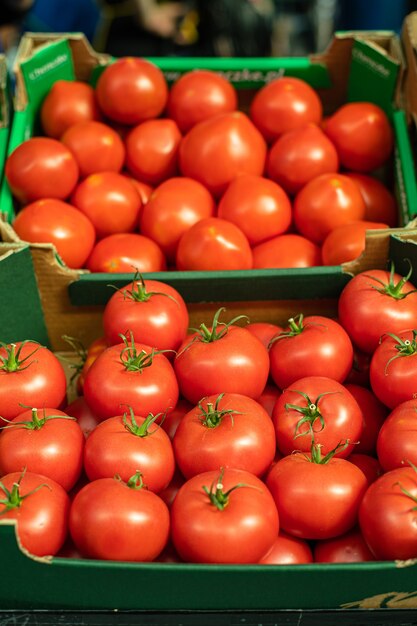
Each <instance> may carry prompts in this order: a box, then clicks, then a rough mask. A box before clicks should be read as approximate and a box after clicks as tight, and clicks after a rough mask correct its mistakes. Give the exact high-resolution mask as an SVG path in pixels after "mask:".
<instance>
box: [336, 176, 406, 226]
mask: <svg viewBox="0 0 417 626" xmlns="http://www.w3.org/2000/svg"><path fill="white" fill-rule="evenodd" d="M345 176H348V177H349V178H351V179H352V180H354V181H355V183H356V184H357V185H358V187H359V189H360V192H361V194H362V197H363V199H364V201H365V218H364V219H365V220H368V221H370V222H383V223H386V224H388V226H389V227H390V228H395V227H396V226H398V207H397V201H396V199H395V196H394V194H393V193H392V191H390V190H389V189H388V188H387V187H386V186H385V185H384V184H383V183H382V182H381V181H379V180H378V179H377V178H373V177H372V176H369V175H368V174H359V173H358V172H345Z"/></svg>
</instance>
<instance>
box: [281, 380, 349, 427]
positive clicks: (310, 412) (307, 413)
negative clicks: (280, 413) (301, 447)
mask: <svg viewBox="0 0 417 626" xmlns="http://www.w3.org/2000/svg"><path fill="white" fill-rule="evenodd" d="M291 391H293V392H294V393H298V394H300V396H302V397H303V398H304V399H305V401H306V406H305V407H303V406H299V405H298V404H290V403H289V402H287V403H286V404H285V405H284V408H285V410H286V411H288V410H289V409H292V410H294V411H297V412H298V413H301V415H302V416H303V417H302V418H301V419H299V420H298V422H297V423H296V425H295V430H294V439H297V437H301V436H302V435H309V434H311V435H312V436H313V435H314V433H315V432H320V431H322V430H323V428H324V427H325V421H324V417H323V415H322V414H321V412H320V409H319V406H318V405H319V402H320V400H321V399H322V397H323V396H327V395H329V394H331V393H339V392H338V391H325V392H324V393H321V394H319V395H318V396H317V398H316V399H315V400H314V402H313V401H312V400H311V399H310V397H309V396H308V395H307V394H306V393H304V391H298V390H296V389H292V390H291ZM317 421H319V422H320V427H319V428H318V429H317V430H314V425H315V424H316V422H317ZM304 424H307V425H308V427H307V430H306V432H303V433H302V432H300V429H301V427H302V426H303V425H304Z"/></svg>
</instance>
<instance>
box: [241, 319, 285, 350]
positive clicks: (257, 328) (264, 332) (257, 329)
mask: <svg viewBox="0 0 417 626" xmlns="http://www.w3.org/2000/svg"><path fill="white" fill-rule="evenodd" d="M246 329H247V330H249V331H250V332H251V333H252V335H255V337H257V338H258V339H259V340H260V341H261V342H262V343H263V344H264V346H265V348H267V349H268V350H269V343H270V341H271V339H272V337H275V335H277V334H278V333H280V332H282V331H283V328H282V327H281V326H278V325H277V324H271V323H270V322H251V323H249V324H247V326H246Z"/></svg>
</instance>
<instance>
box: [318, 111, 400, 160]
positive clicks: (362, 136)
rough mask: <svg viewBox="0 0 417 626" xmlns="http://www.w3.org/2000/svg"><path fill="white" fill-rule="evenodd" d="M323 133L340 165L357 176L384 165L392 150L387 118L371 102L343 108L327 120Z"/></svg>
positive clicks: (390, 131) (392, 137) (391, 136)
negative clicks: (359, 173) (331, 145)
mask: <svg viewBox="0 0 417 626" xmlns="http://www.w3.org/2000/svg"><path fill="white" fill-rule="evenodd" d="M324 132H325V133H326V135H327V136H328V137H329V138H330V139H331V141H332V142H333V143H334V145H335V146H336V150H337V152H338V154H339V159H340V163H341V165H343V167H345V168H346V169H351V170H354V171H357V172H371V171H372V170H375V169H377V168H378V167H380V166H381V165H383V164H384V163H385V162H386V161H387V159H388V158H389V156H390V155H391V152H392V150H393V147H394V133H393V131H392V128H391V124H390V122H389V120H388V117H387V116H386V114H385V113H384V111H383V110H382V109H381V108H380V107H379V106H377V105H376V104H373V103H372V102H349V103H348V104H345V105H343V106H342V107H340V108H339V109H338V110H337V111H336V112H335V113H334V114H333V115H331V116H330V117H329V118H327V120H326V125H325V128H324Z"/></svg>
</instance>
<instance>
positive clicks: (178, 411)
mask: <svg viewBox="0 0 417 626" xmlns="http://www.w3.org/2000/svg"><path fill="white" fill-rule="evenodd" d="M192 408H193V405H192V404H191V402H188V400H184V398H180V399H179V400H178V402H177V404H176V406H175V409H173V410H172V411H170V412H169V413H167V414H166V415H165V417H164V419H163V420H160V421H159V425H160V426H161V427H162V428H163V429H164V431H165V432H166V433H167V435H168V437H169V438H170V439H171V440H172V439H173V438H174V435H175V433H176V431H177V428H178V425H179V423H180V422H181V420H182V418H183V417H184V415H185V414H186V413H188V411H191V409H192Z"/></svg>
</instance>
